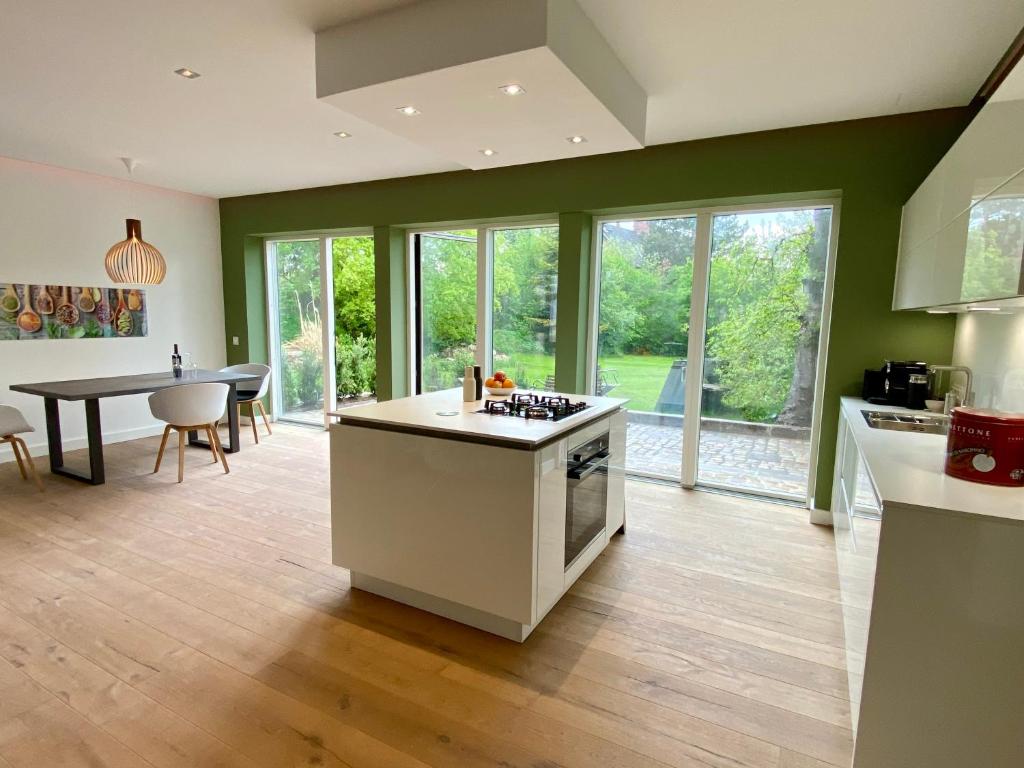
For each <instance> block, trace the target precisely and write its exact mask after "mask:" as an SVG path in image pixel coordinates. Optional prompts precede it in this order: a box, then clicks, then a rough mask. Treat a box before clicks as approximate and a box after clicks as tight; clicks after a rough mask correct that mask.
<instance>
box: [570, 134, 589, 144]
mask: <svg viewBox="0 0 1024 768" xmlns="http://www.w3.org/2000/svg"><path fill="white" fill-rule="evenodd" d="M586 140H587V137H586V136H570V137H569V138H567V139H566V141H568V142H569V143H570V144H583V143H584V142H586Z"/></svg>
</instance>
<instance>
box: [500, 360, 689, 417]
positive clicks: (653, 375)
mask: <svg viewBox="0 0 1024 768" xmlns="http://www.w3.org/2000/svg"><path fill="white" fill-rule="evenodd" d="M675 359H676V358H674V357H670V356H667V355H609V356H606V357H602V358H601V368H602V369H604V370H607V371H614V372H615V374H616V376H617V378H618V380H619V386H617V387H616V388H615V389H613V390H612V391H611V392H610V393H609V395H610V396H611V397H626V398H629V400H630V404H629V407H630V408H631V409H633V410H635V411H653V410H654V404H655V403H656V402H657V400H658V395H659V394H660V393H661V388H662V387H663V386H664V385H665V379H666V377H667V376H668V373H669V370H670V369H671V368H672V362H673V361H674V360H675ZM517 366H522V367H523V368H525V369H526V378H527V381H526V382H517V383H521V384H523V385H529V384H530V383H532V382H543V381H544V379H545V378H546V377H547V376H548V375H549V374H553V373H554V372H555V361H554V358H551V357H545V356H544V355H540V354H529V355H526V354H520V355H515V356H514V357H513V358H512V365H509V366H508V368H509V370H507V371H506V373H508V374H510V375H512V374H513V372H514V371H515V370H516V368H517Z"/></svg>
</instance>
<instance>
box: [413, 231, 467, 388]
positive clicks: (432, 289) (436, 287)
mask: <svg viewBox="0 0 1024 768" xmlns="http://www.w3.org/2000/svg"><path fill="white" fill-rule="evenodd" d="M413 261H414V277H415V284H414V294H415V304H416V307H417V312H416V360H415V362H416V372H417V373H416V384H417V387H416V391H417V392H436V391H438V390H441V389H450V388H452V387H456V386H459V382H460V381H461V380H462V375H463V372H464V371H465V368H466V366H467V365H474V364H475V362H476V358H475V355H476V347H475V345H476V334H477V296H476V291H477V273H476V270H477V233H476V230H453V231H450V232H423V233H420V234H418V235H416V236H415V237H414V238H413Z"/></svg>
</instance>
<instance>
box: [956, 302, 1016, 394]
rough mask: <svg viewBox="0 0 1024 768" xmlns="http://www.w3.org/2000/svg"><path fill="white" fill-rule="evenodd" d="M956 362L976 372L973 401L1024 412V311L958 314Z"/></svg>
mask: <svg viewBox="0 0 1024 768" xmlns="http://www.w3.org/2000/svg"><path fill="white" fill-rule="evenodd" d="M953 362H954V363H955V364H957V365H966V366H967V367H969V368H970V369H971V370H972V371H973V372H974V393H975V394H974V404H975V405H976V406H978V407H980V408H995V409H998V410H1000V411H1012V412H1016V413H1024V312H1017V313H1015V314H990V313H983V312H971V313H967V314H962V315H960V316H959V317H957V321H956V338H955V341H954V343H953Z"/></svg>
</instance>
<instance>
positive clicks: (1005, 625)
mask: <svg viewBox="0 0 1024 768" xmlns="http://www.w3.org/2000/svg"><path fill="white" fill-rule="evenodd" d="M862 410H892V409H888V408H885V407H880V406H874V405H868V404H867V403H864V402H863V401H860V400H856V399H853V398H844V399H843V405H842V408H841V415H840V423H839V440H838V450H837V462H836V478H835V490H834V493H833V506H832V515H833V526H834V532H835V543H836V556H837V563H838V568H839V582H840V591H841V595H842V606H843V624H844V630H845V634H846V651H847V665H848V674H849V681H850V700H851V720H852V726H853V730H854V736H855V746H854V757H853V768H896V767H897V766H907V767H908V768H910V767H913V768H918V767H919V766H920V767H922V768H923V767H924V766H927V768H963V767H964V766H979V767H980V766H984V767H985V768H1020V766H1022V765H1024V493H1022V492H1021V490H1020V489H1013V488H994V487H988V486H981V485H976V484H971V483H966V482H965V481H962V480H957V479H955V478H949V477H947V476H945V475H944V474H943V473H942V463H943V455H944V454H943V452H944V444H945V438H944V437H942V436H938V435H922V434H913V433H897V432H888V431H884V430H878V429H872V428H871V427H869V426H868V425H867V422H866V421H865V419H864V418H863V416H862V414H861V411H862ZM865 480H866V482H867V484H868V485H867V490H865V487H864V483H865ZM858 488H859V492H858ZM915 500H916V501H917V502H918V503H915ZM875 503H877V507H878V509H879V510H880V514H878V515H875V514H873V513H872V505H873V504H875Z"/></svg>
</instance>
